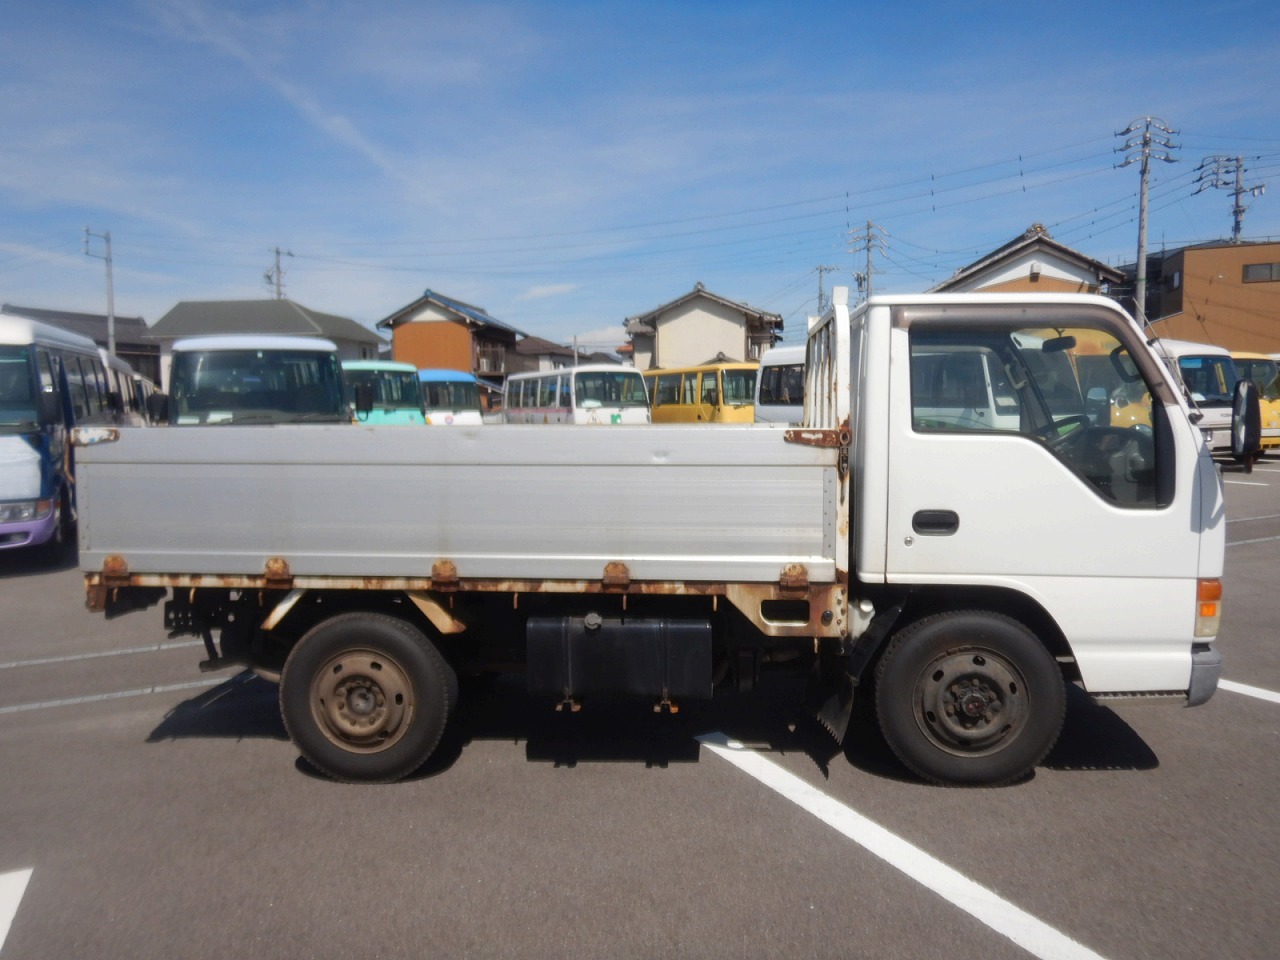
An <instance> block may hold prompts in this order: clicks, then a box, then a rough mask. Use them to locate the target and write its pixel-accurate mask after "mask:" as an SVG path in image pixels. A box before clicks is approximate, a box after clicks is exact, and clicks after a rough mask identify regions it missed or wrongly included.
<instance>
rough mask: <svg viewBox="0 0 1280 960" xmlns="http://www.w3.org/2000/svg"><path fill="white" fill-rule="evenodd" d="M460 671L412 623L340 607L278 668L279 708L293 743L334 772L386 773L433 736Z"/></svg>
mask: <svg viewBox="0 0 1280 960" xmlns="http://www.w3.org/2000/svg"><path fill="white" fill-rule="evenodd" d="M457 689H458V687H457V680H456V679H455V675H454V672H453V669H452V668H451V667H450V666H449V665H448V663H446V662H445V660H444V658H443V657H442V656H441V655H440V652H439V651H438V650H437V649H436V648H435V646H434V645H433V644H432V643H431V641H430V640H428V639H427V638H426V636H425V635H424V634H423V633H422V632H421V631H420V630H418V629H417V628H416V627H414V626H412V625H410V624H408V623H406V622H405V621H403V620H399V619H396V618H395V617H389V616H385V615H383V614H378V613H344V614H340V615H339V616H336V617H333V618H331V619H329V620H325V621H323V622H321V623H319V624H317V625H316V626H315V627H313V628H312V629H311V630H309V631H308V632H307V633H306V634H305V635H303V637H302V639H301V640H299V641H298V643H297V645H296V646H295V647H294V648H293V650H292V651H291V652H290V653H289V657H288V659H287V660H286V661H285V665H284V669H283V671H281V674H280V712H281V714H282V716H283V717H284V725H285V728H286V729H287V730H288V731H289V736H290V738H292V740H293V743H294V745H295V746H296V747H297V748H298V750H299V752H300V753H301V754H302V755H303V757H305V758H306V759H307V761H309V762H310V763H311V764H312V765H313V766H314V767H316V769H318V770H320V771H322V772H323V773H326V774H328V775H329V776H331V777H333V778H335V779H337V780H345V781H366V782H390V781H392V780H398V779H400V778H401V777H404V776H407V775H408V774H410V773H412V772H413V771H415V770H417V769H418V768H419V767H420V766H422V764H423V763H424V762H426V760H427V758H428V757H429V756H431V752H432V751H433V750H435V748H436V745H437V744H438V743H439V742H440V737H441V734H443V732H444V727H445V723H446V722H447V720H448V717H449V713H450V711H451V709H452V703H451V699H452V698H453V697H456V691H457Z"/></svg>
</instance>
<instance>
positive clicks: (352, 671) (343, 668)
mask: <svg viewBox="0 0 1280 960" xmlns="http://www.w3.org/2000/svg"><path fill="white" fill-rule="evenodd" d="M411 694H412V685H411V684H410V682H409V679H408V676H407V675H406V674H405V672H404V670H403V669H402V668H401V667H400V666H399V665H398V664H397V663H395V662H394V661H392V660H391V659H390V658H388V657H386V656H384V655H379V654H375V653H374V652H372V651H366V650H349V651H345V652H343V653H341V654H338V655H337V656H335V657H334V658H333V659H332V660H330V661H329V662H328V663H327V664H326V665H325V668H324V669H323V670H321V671H319V672H318V673H317V674H316V677H315V679H314V681H313V682H312V685H311V704H312V714H313V715H314V716H315V718H316V719H317V721H319V725H320V728H321V729H322V730H323V731H324V734H325V736H326V737H327V738H328V739H329V740H330V741H332V742H333V743H335V744H337V745H338V746H341V747H342V748H343V749H345V750H353V751H356V752H369V753H373V752H377V751H379V750H384V749H386V748H387V747H389V746H390V745H391V744H393V743H395V742H396V741H397V740H399V739H400V737H401V736H402V735H403V734H404V732H405V730H406V729H408V727H409V722H408V721H409V720H410V718H411V717H412V713H413V699H412V695H411Z"/></svg>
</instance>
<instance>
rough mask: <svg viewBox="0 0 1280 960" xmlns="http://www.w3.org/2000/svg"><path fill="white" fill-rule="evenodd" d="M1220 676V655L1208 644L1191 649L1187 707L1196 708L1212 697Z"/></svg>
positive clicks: (1197, 645)
mask: <svg viewBox="0 0 1280 960" xmlns="http://www.w3.org/2000/svg"><path fill="white" fill-rule="evenodd" d="M1221 676H1222V654H1221V653H1219V652H1218V651H1217V650H1215V649H1213V647H1211V646H1209V644H1207V643H1205V644H1196V645H1195V646H1194V647H1192V648H1191V686H1190V687H1189V688H1188V690H1187V706H1188V707H1197V706H1199V705H1200V704H1202V703H1204V702H1205V701H1206V700H1208V699H1209V698H1210V697H1212V696H1213V693H1214V691H1215V690H1217V689H1218V679H1219V678H1220V677H1221Z"/></svg>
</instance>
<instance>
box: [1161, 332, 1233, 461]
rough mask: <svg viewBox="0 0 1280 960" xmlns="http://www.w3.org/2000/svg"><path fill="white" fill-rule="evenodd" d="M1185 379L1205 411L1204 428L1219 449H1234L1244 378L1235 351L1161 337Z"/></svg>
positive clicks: (1173, 366)
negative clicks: (1234, 415) (1235, 413)
mask: <svg viewBox="0 0 1280 960" xmlns="http://www.w3.org/2000/svg"><path fill="white" fill-rule="evenodd" d="M1153 346H1154V347H1155V351H1156V353H1158V354H1160V355H1161V356H1163V357H1164V358H1165V362H1166V363H1167V364H1168V365H1169V367H1170V369H1171V370H1173V371H1174V372H1175V373H1176V374H1177V375H1178V376H1179V377H1180V378H1181V380H1182V383H1183V385H1184V386H1185V387H1186V388H1187V393H1188V395H1189V397H1190V399H1191V402H1192V408H1193V409H1197V408H1198V409H1199V411H1200V412H1201V413H1202V414H1204V418H1203V419H1202V420H1201V421H1200V429H1201V431H1203V433H1204V434H1205V436H1206V438H1208V440H1209V449H1210V450H1212V451H1213V452H1215V453H1222V452H1224V451H1225V452H1230V451H1231V410H1232V403H1233V401H1234V399H1235V389H1236V381H1237V380H1239V379H1240V375H1239V373H1238V372H1237V371H1236V365H1235V361H1234V360H1232V359H1231V352H1230V351H1229V350H1227V349H1226V348H1224V347H1215V346H1212V345H1210V344H1207V343H1192V342H1190V341H1187V340H1167V339H1165V338H1164V337H1161V338H1160V339H1159V340H1157V341H1155V343H1154V344H1153Z"/></svg>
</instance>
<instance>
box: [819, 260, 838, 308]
mask: <svg viewBox="0 0 1280 960" xmlns="http://www.w3.org/2000/svg"><path fill="white" fill-rule="evenodd" d="M814 269H815V270H817V271H818V316H822V315H823V314H824V313H826V312H827V295H826V293H825V292H824V291H823V289H822V277H823V274H827V273H834V272H835V271H836V270H839V269H840V268H839V267H815V268H814Z"/></svg>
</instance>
